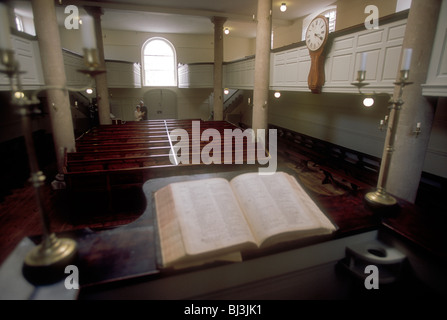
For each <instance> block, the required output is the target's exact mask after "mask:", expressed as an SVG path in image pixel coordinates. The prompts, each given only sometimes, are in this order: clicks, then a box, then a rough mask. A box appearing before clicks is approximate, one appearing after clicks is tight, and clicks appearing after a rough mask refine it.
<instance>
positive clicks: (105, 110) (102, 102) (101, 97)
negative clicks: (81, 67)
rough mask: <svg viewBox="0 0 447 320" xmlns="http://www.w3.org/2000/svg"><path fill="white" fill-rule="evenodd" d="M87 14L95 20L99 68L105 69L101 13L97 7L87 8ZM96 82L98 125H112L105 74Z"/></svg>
mask: <svg viewBox="0 0 447 320" xmlns="http://www.w3.org/2000/svg"><path fill="white" fill-rule="evenodd" d="M87 10H88V12H89V13H90V14H91V15H92V16H93V18H94V20H95V32H96V45H97V50H98V58H99V64H100V68H102V69H105V68H106V66H105V64H106V63H105V59H104V43H103V41H102V28H101V16H102V15H103V12H102V10H101V8H99V7H89V8H87ZM95 81H96V99H97V103H98V117H99V124H112V119H111V118H110V103H109V87H108V85H107V73H100V74H98V75H96V76H95Z"/></svg>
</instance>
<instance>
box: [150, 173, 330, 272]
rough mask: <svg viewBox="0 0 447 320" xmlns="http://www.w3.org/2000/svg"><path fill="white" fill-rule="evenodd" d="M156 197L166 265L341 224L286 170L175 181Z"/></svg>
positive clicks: (311, 233)
mask: <svg viewBox="0 0 447 320" xmlns="http://www.w3.org/2000/svg"><path fill="white" fill-rule="evenodd" d="M154 198H155V210H156V216H157V224H158V240H159V247H160V251H161V252H160V255H161V267H162V268H164V267H180V265H182V264H183V265H184V266H188V265H189V264H190V263H192V264H193V265H197V264H200V262H201V263H204V262H210V261H216V260H219V259H220V258H222V257H223V256H225V255H227V256H226V257H227V258H228V254H231V253H235V252H240V251H242V250H244V249H255V248H263V247H267V246H270V245H273V244H276V243H279V242H283V241H290V240H297V239H300V238H304V237H310V236H316V235H323V234H330V233H332V232H333V231H335V230H336V226H335V225H334V224H333V223H332V222H331V221H330V220H329V219H328V218H327V217H326V215H325V214H324V213H323V212H322V211H321V210H320V209H319V208H318V206H317V205H316V204H315V203H314V202H313V200H312V199H311V198H310V197H309V195H308V194H307V193H306V191H305V190H304V189H303V188H302V187H301V185H300V184H299V183H298V182H297V181H296V180H295V178H294V177H293V176H291V175H289V174H286V173H284V172H277V173H275V174H273V175H259V174H257V173H245V174H241V175H239V176H237V177H235V178H233V179H232V180H231V181H228V180H226V179H223V178H210V179H204V180H194V181H186V182H176V183H172V184H169V185H167V186H165V187H163V188H161V189H160V190H158V191H156V192H155V195H154Z"/></svg>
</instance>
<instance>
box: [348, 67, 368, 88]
mask: <svg viewBox="0 0 447 320" xmlns="http://www.w3.org/2000/svg"><path fill="white" fill-rule="evenodd" d="M365 79H366V70H359V71H357V82H352V83H351V85H353V86H356V87H357V89H358V90H359V93H360V94H362V90H361V89H362V88H363V87H364V86H367V85H369V83H367V82H364V81H365Z"/></svg>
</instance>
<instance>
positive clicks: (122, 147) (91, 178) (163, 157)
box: [64, 120, 267, 212]
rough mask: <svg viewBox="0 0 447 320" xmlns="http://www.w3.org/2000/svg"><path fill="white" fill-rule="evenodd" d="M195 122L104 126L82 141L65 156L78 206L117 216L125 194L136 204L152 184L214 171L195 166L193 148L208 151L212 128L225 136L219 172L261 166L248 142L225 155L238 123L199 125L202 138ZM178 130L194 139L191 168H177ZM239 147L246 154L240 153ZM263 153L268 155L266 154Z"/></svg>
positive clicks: (238, 143) (237, 144) (71, 192)
mask: <svg viewBox="0 0 447 320" xmlns="http://www.w3.org/2000/svg"><path fill="white" fill-rule="evenodd" d="M192 121H196V120H182V121H170V122H169V125H168V122H166V123H165V122H163V121H156V122H157V123H155V122H153V121H146V122H147V123H145V124H140V123H132V124H123V125H111V126H99V127H98V128H94V129H92V130H90V131H89V132H87V133H85V134H84V135H83V136H82V137H80V138H79V139H77V141H76V147H77V151H76V152H72V153H67V154H66V157H65V166H64V174H65V178H66V182H67V189H68V190H69V195H70V198H71V201H72V203H74V204H75V205H79V204H81V203H83V204H84V205H85V204H88V203H89V201H95V202H99V203H100V204H102V205H101V206H100V207H102V209H101V208H100V207H91V206H90V207H89V208H90V209H93V212H94V211H95V210H105V211H115V210H116V208H117V202H118V203H119V202H120V201H119V199H120V198H123V197H122V196H121V195H123V194H124V195H128V196H125V197H124V198H128V199H134V200H135V199H136V198H135V197H137V198H138V196H137V195H138V194H139V195H141V186H142V184H143V183H144V182H146V181H147V180H148V179H151V178H154V177H164V176H169V175H174V174H175V175H179V174H191V173H194V172H195V173H200V172H205V171H207V170H209V167H208V164H205V163H203V162H201V163H200V164H193V163H192V162H193V161H192V158H193V154H192V152H193V150H192V144H197V145H199V146H200V147H199V148H200V150H203V148H204V146H206V145H208V144H209V143H210V141H200V138H201V136H200V135H201V133H202V132H203V131H204V130H206V129H208V128H213V129H216V130H217V131H218V132H219V133H220V134H221V135H222V140H221V162H222V164H212V165H213V166H214V167H215V168H219V169H218V170H219V171H225V170H234V168H235V166H236V167H245V166H247V163H248V162H249V160H250V161H251V162H254V163H256V161H255V160H256V159H252V157H253V155H254V157H256V156H257V153H256V150H253V148H254V147H253V146H252V145H250V144H248V146H247V142H246V141H245V139H244V141H233V142H232V150H231V155H230V154H228V153H227V154H225V149H224V147H223V143H224V139H223V134H224V131H225V129H236V128H237V127H236V126H234V125H233V124H230V123H227V122H225V121H199V125H200V133H199V134H193V123H192ZM174 129H183V130H185V131H186V132H187V133H188V135H189V138H190V139H189V151H190V154H189V164H183V163H181V164H179V165H175V164H173V163H171V160H170V158H169V152H170V151H171V147H172V145H176V143H177V141H170V137H169V136H168V132H169V133H170V132H171V131H172V130H174ZM163 130H164V131H163ZM154 133H156V137H155V135H154ZM237 147H240V148H241V149H242V151H238V150H239V149H237ZM262 151H264V153H263V155H264V156H267V155H266V152H265V150H262ZM198 156H199V155H198ZM226 156H227V157H230V158H231V160H232V162H233V163H234V162H235V161H236V159H242V164H237V165H227V164H223V163H224V160H226V158H225V157H226ZM198 158H199V159H200V157H198ZM195 159H197V157H196V158H195ZM250 169H253V165H250ZM129 193H130V195H129ZM95 195H96V196H95ZM80 199H83V200H84V201H80ZM95 199H96V200H95ZM135 201H137V200H135Z"/></svg>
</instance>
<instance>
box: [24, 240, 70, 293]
mask: <svg viewBox="0 0 447 320" xmlns="http://www.w3.org/2000/svg"><path fill="white" fill-rule="evenodd" d="M76 257H77V244H76V242H75V241H74V240H72V239H68V238H57V237H56V235H55V234H51V235H50V236H49V237H47V238H46V239H44V240H43V241H42V243H41V244H39V245H37V246H36V247H35V248H34V249H33V250H31V251H30V252H29V253H28V254H27V256H26V257H25V262H24V265H23V273H24V276H25V278H27V279H28V281H30V282H31V283H34V284H45V283H52V282H55V281H58V280H60V279H62V278H63V277H64V275H65V273H64V270H65V267H66V266H67V265H70V264H72V263H73V262H74V261H75V259H76Z"/></svg>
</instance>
